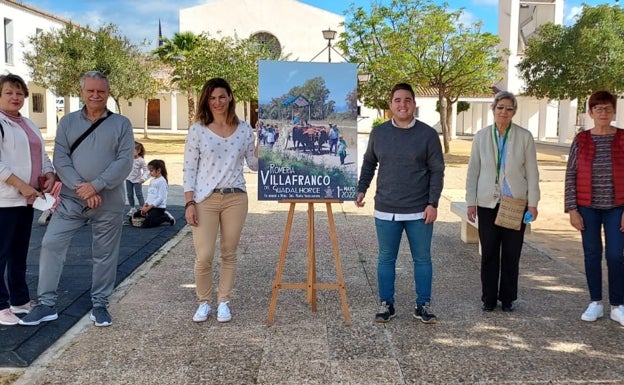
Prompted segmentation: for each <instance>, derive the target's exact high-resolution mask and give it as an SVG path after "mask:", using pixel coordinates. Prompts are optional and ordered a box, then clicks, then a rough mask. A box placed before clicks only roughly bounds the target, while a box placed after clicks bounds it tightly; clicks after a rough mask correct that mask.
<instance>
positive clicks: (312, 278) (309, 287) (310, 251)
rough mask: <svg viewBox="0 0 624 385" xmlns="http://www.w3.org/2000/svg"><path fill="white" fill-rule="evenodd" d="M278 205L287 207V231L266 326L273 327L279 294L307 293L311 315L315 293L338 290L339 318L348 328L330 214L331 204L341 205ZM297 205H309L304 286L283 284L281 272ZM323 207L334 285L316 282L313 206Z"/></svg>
mask: <svg viewBox="0 0 624 385" xmlns="http://www.w3.org/2000/svg"><path fill="white" fill-rule="evenodd" d="M279 203H290V210H289V211H288V219H287V220H286V228H285V229H284V238H283V239H282V249H281V251H280V257H279V262H278V264H277V273H276V274H275V281H274V282H273V293H272V294H271V304H270V305H269V314H268V316H267V326H271V325H272V324H273V316H274V315H275V307H276V305H277V295H278V294H279V290H282V289H283V290H289V289H299V290H306V291H307V296H306V299H307V301H308V302H309V303H310V308H311V309H312V311H313V312H315V311H316V291H317V290H338V292H339V293H340V302H341V303H342V315H343V317H344V322H345V324H346V325H351V317H350V316H349V307H348V305H347V291H346V289H345V284H344V277H343V275H342V264H341V263H340V251H339V249H338V237H337V236H336V225H335V224H334V215H333V213H332V208H331V204H332V203H342V201H341V200H338V199H331V200H321V201H309V200H299V199H292V200H282V201H279ZM297 203H307V204H308V248H307V257H308V258H307V259H308V272H307V278H306V282H299V283H282V272H283V271H284V264H285V263H286V251H287V250H288V241H289V239H290V231H291V228H292V223H293V217H294V214H295V205H296V204H297ZM315 203H325V205H326V207H327V219H328V221H329V235H330V237H331V244H332V252H333V254H334V265H335V267H336V278H337V282H336V283H321V282H316V247H315V238H314V204H315Z"/></svg>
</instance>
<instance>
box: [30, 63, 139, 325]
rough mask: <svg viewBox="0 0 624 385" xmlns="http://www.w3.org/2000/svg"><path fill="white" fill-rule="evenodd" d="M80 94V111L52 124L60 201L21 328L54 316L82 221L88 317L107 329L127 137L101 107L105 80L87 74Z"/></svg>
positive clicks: (127, 130)
mask: <svg viewBox="0 0 624 385" xmlns="http://www.w3.org/2000/svg"><path fill="white" fill-rule="evenodd" d="M80 96H81V98H82V100H83V102H84V104H85V105H84V107H83V108H82V109H81V110H80V111H76V112H72V113H71V114H69V115H66V116H64V117H63V118H62V119H61V121H60V122H59V126H58V132H57V135H56V139H55V142H54V166H55V168H56V172H57V176H58V177H59V179H60V180H61V182H62V183H63V187H62V189H61V194H60V198H61V203H60V204H59V205H58V206H57V207H56V210H55V211H54V215H53V216H52V219H51V221H50V224H49V225H48V228H47V229H46V233H45V235H44V237H43V240H42V243H41V257H40V262H39V284H38V288H37V295H38V297H39V303H38V305H37V306H35V307H34V308H33V309H32V310H31V312H30V313H29V314H27V315H26V316H25V317H24V318H22V319H21V320H20V322H19V323H20V324H21V325H38V324H39V323H41V322H43V321H52V320H55V319H57V318H58V314H57V311H56V301H57V298H58V294H57V288H58V284H59V280H60V277H61V273H62V271H63V264H64V263H65V258H66V255H67V250H68V248H69V244H70V242H71V240H72V238H73V236H74V234H75V233H76V231H78V229H80V228H81V227H82V226H84V225H85V224H90V225H91V227H92V233H93V245H92V253H93V273H92V284H91V302H92V303H93V310H92V311H91V320H92V321H94V323H95V326H109V325H111V324H112V319H111V316H110V314H109V313H108V310H107V308H106V307H107V305H108V297H109V296H110V294H111V293H112V291H113V288H114V286H115V277H116V274H117V261H118V259H119V242H120V239H121V229H122V223H123V212H124V204H125V201H124V180H125V178H126V177H127V176H128V174H129V173H130V171H131V169H132V161H133V156H134V134H133V133H132V125H131V123H130V121H129V120H128V119H127V118H126V117H123V116H121V115H119V114H113V113H112V112H110V111H109V110H108V109H107V108H106V102H107V100H108V96H109V83H108V79H107V78H106V76H104V75H103V74H101V73H99V72H97V71H90V72H87V73H86V74H85V75H84V76H83V77H82V79H81V80H80ZM96 124H97V127H96V128H95V129H93V130H92V131H91V132H90V133H89V134H87V135H85V134H86V133H87V131H88V130H89V129H90V128H92V127H93V126H95V125H96ZM79 138H82V139H83V140H82V141H80V140H79ZM77 143H78V144H77Z"/></svg>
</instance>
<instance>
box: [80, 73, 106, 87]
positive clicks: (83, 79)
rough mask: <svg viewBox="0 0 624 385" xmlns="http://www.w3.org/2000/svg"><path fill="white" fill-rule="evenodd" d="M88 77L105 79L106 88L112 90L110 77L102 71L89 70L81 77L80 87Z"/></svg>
mask: <svg viewBox="0 0 624 385" xmlns="http://www.w3.org/2000/svg"><path fill="white" fill-rule="evenodd" d="M87 78H91V79H101V80H104V81H105V82H106V90H107V91H110V84H109V83H108V78H107V77H106V75H104V74H103V73H101V72H100V71H89V72H87V73H85V74H84V75H82V77H81V78H80V89H82V88H83V87H84V83H85V79H87Z"/></svg>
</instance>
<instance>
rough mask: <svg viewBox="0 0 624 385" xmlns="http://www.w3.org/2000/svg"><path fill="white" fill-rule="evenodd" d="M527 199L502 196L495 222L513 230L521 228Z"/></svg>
mask: <svg viewBox="0 0 624 385" xmlns="http://www.w3.org/2000/svg"><path fill="white" fill-rule="evenodd" d="M526 205H527V200H526V199H517V198H512V197H508V196H501V200H500V204H499V206H498V214H496V219H495V220H494V224H495V225H497V226H501V227H504V228H507V229H511V230H520V227H521V226H522V218H523V217H524V212H525V211H526Z"/></svg>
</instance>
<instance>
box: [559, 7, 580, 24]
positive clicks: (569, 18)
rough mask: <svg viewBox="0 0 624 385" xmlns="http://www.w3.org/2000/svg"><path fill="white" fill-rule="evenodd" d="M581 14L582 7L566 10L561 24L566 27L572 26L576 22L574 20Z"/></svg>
mask: <svg viewBox="0 0 624 385" xmlns="http://www.w3.org/2000/svg"><path fill="white" fill-rule="evenodd" d="M582 12H583V7H582V6H576V7H572V8H570V9H568V10H567V12H566V13H565V15H564V16H563V23H564V24H566V25H569V24H574V23H575V22H576V19H577V18H578V17H579V16H580V15H581V13H582Z"/></svg>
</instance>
